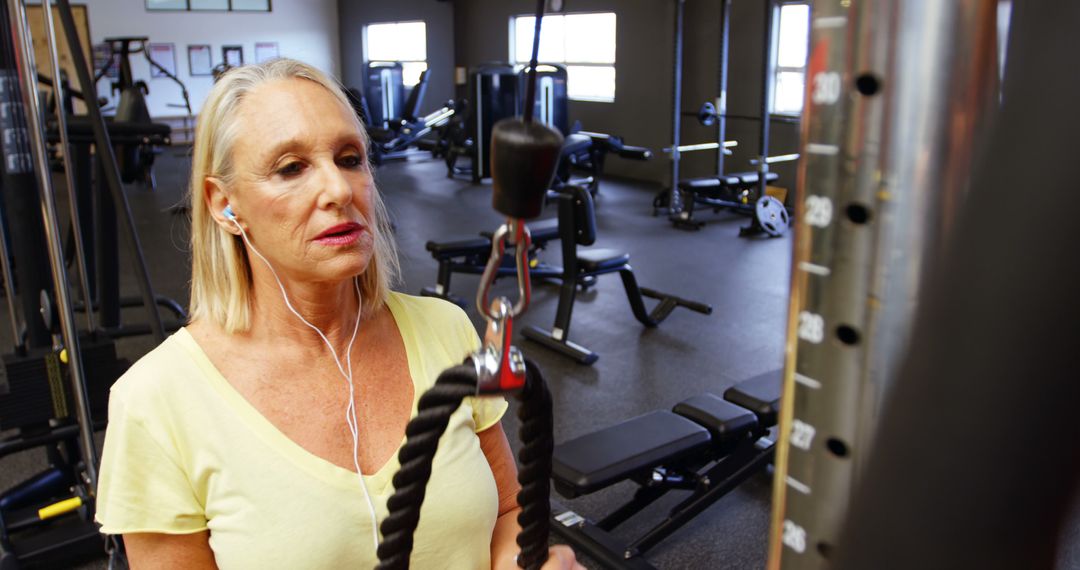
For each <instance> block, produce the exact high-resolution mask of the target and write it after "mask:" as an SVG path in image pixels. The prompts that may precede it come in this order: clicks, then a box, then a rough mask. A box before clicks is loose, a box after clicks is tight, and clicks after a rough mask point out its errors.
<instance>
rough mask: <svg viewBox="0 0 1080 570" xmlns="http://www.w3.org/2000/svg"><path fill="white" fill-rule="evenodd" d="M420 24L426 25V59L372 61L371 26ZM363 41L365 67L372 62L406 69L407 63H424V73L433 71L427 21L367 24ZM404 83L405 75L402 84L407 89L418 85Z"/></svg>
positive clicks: (395, 21)
mask: <svg viewBox="0 0 1080 570" xmlns="http://www.w3.org/2000/svg"><path fill="white" fill-rule="evenodd" d="M418 22H419V23H421V24H423V25H424V59H372V58H371V50H370V49H369V45H368V28H370V27H371V26H396V25H398V24H415V23H418ZM361 41H362V42H363V50H364V65H365V66H366V65H368V64H369V63H372V62H386V63H400V64H402V67H404V66H405V64H406V63H422V64H424V71H427V70H429V69H431V66H430V65H428V60H427V56H428V49H427V43H428V42H427V20H422V19H416V20H394V21H390V22H368V23H367V24H364V31H363V37H362V40H361ZM404 81H405V79H404V74H403V75H402V82H403V85H404V86H405V87H406V88H409V89H411V88H412V87H414V86H415V85H416V83H406V82H404Z"/></svg>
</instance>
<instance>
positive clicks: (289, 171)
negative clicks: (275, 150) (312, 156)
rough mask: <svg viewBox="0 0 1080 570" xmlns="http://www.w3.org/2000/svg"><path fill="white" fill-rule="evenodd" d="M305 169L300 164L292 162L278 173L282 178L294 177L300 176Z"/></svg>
mask: <svg viewBox="0 0 1080 570" xmlns="http://www.w3.org/2000/svg"><path fill="white" fill-rule="evenodd" d="M303 167H304V165H303V164H301V163H299V162H290V163H288V164H286V165H285V166H282V167H281V168H279V169H278V170H277V173H278V174H280V175H281V176H293V175H296V174H300V171H301V170H303Z"/></svg>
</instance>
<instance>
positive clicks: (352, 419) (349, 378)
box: [226, 215, 379, 550]
mask: <svg viewBox="0 0 1080 570" xmlns="http://www.w3.org/2000/svg"><path fill="white" fill-rule="evenodd" d="M226 217H227V218H228V220H229V221H231V222H232V223H233V224H234V225H235V226H236V228H237V229H238V230H240V236H241V237H243V239H244V243H246V244H247V245H248V247H249V248H251V251H252V252H254V253H255V255H257V256H258V257H259V259H261V260H262V261H263V263H265V264H266V267H267V268H269V269H270V274H271V275H273V276H274V281H276V282H277V285H278V288H279V289H281V296H282V298H283V299H285V306H286V307H287V308H288V309H289V311H290V312H291V313H292V314H294V315H296V317H297V318H298V319H300V320H301V321H302V322H303V323H304V324H305V325H307V326H308V328H310V329H311V330H313V331H315V332H316V333H317V334H318V335H319V338H321V339H322V340H323V342H324V343H326V347H327V348H329V349H330V354H331V356H333V357H334V363H335V364H337V368H338V372H340V373H341V376H342V378H344V379H345V383H346V384H348V387H349V404H348V405H347V406H346V407H345V425H347V426H348V427H349V433H350V434H352V440H353V452H352V457H353V466H354V467H356V475H357V477H359V479H360V487H361V488H363V490H364V499H365V500H366V501H367V505H368V512H369V513H371V536H372V539H373V540H374V543H375V549H376V550H378V548H379V525H378V517H377V516H376V514H375V504H374V502H372V500H371V493H369V492H368V488H367V483H366V482H365V481H364V473H363V472H362V471H361V470H360V459H359V453H360V423H359V421H358V420H357V418H356V392H355V387H354V385H353V369H352V347H353V343H354V342H355V341H356V333H357V331H359V330H360V316H361V314H362V313H363V307H364V302H363V301H364V300H363V298H362V296H361V294H360V283H359V281H357V278H355V277H354V278H353V288H354V289H355V290H356V303H357V309H356V323H355V324H354V325H353V332H352V338H350V339H349V346H348V348H346V349H345V362H346V364H345V366H343V365H342V364H341V358H339V357H338V354H337V351H336V350H334V345H333V344H331V342H330V340H329V339H328V338H326V335H325V334H323V332H322V331H321V330H319V327H317V326H315V325H313V324H311V323H310V322H309V321H308V320H307V319H305V318H304V316H303V315H301V314H300V312H299V311H297V310H296V309H295V308H294V307H293V306H292V303H290V302H289V295H288V293H286V291H285V285H283V284H282V283H281V279H280V278H279V277H278V274H277V271H274V266H273V265H271V264H270V261H269V260H267V259H266V257H264V256H263V254H262V253H260V252H259V250H258V249H257V248H256V247H255V245H254V244H252V243H251V240H250V239H248V235H247V232H245V231H244V228H243V226H241V225H240V222H238V221H237V220H236V216H235V215H233V216H226Z"/></svg>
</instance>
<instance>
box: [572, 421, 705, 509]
mask: <svg viewBox="0 0 1080 570" xmlns="http://www.w3.org/2000/svg"><path fill="white" fill-rule="evenodd" d="M708 444H709V431H708V430H706V429H705V428H704V427H702V426H700V425H698V424H696V423H694V422H692V421H690V420H688V419H686V418H684V417H682V416H679V415H676V414H673V413H671V412H668V411H664V410H658V411H655V412H651V413H648V414H645V415H643V416H638V417H636V418H632V419H629V420H626V421H624V422H621V423H618V424H615V425H612V426H609V427H607V428H604V429H602V430H600V431H596V432H593V433H590V434H587V435H583V436H581V437H579V438H576V439H572V440H570V441H567V442H566V443H562V444H560V445H557V446H555V451H554V453H553V455H552V471H551V476H552V479H554V481H555V488H556V489H557V490H558V491H559V493H560V494H562V495H564V496H566V497H567V498H573V497H576V496H578V495H585V494H588V493H592V492H593V491H596V490H599V489H603V488H604V487H607V486H609V485H611V484H613V483H617V482H619V481H621V480H623V479H626V478H628V477H631V476H633V475H634V474H636V473H640V472H642V471H645V470H648V469H651V468H653V467H655V466H657V465H661V464H664V463H665V462H668V461H671V460H673V459H676V458H678V457H681V456H682V455H684V454H687V453H690V452H692V451H694V450H696V449H698V448H700V447H702V446H706V445H708Z"/></svg>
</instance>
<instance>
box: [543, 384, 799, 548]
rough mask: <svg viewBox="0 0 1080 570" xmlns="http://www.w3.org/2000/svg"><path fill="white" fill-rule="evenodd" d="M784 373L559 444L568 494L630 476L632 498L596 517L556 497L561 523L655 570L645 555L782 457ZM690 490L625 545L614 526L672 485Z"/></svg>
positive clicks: (572, 538)
mask: <svg viewBox="0 0 1080 570" xmlns="http://www.w3.org/2000/svg"><path fill="white" fill-rule="evenodd" d="M781 379H782V373H781V371H779V370H778V371H773V372H769V373H766V374H762V375H760V376H756V377H754V378H751V379H749V380H746V381H743V382H740V383H739V384H736V385H735V386H733V387H731V388H729V389H728V390H727V391H725V392H724V397H723V398H720V397H718V396H716V395H714V394H702V395H700V396H694V397H693V398H690V399H688V400H685V401H683V402H680V403H679V404H678V405H676V406H675V407H674V408H673V409H672V410H671V411H670V412H669V411H666V410H658V411H655V412H651V413H648V414H645V415H642V416H638V417H636V418H632V419H629V420H626V421H624V422H621V423H618V424H615V425H613V426H609V427H607V428H604V429H601V430H600V431H596V432H593V433H590V434H587V435H584V436H581V437H579V438H576V439H573V440H570V441H567V442H565V443H563V444H560V445H557V446H555V452H554V455H553V467H552V479H553V481H554V483H555V490H556V491H557V492H558V493H559V494H560V495H562V496H564V497H566V498H574V497H578V496H581V495H587V494H589V493H593V492H595V491H599V490H601V489H604V488H607V487H610V486H611V485H614V484H615V483H619V482H621V481H625V480H632V481H634V482H636V483H637V484H638V485H639V487H638V489H637V491H636V492H635V493H634V496H633V498H632V499H630V501H628V502H627V503H625V504H624V505H622V506H621V507H619V508H617V509H616V510H615V511H613V512H612V513H610V514H609V515H607V516H606V517H605V518H603V519H602V520H600V521H598V522H593V521H590V520H588V519H586V518H585V517H582V516H581V515H578V514H577V513H575V512H573V511H571V510H569V509H567V508H565V507H563V506H562V505H560V504H558V503H557V502H556V501H552V520H551V524H552V527H553V530H554V531H555V532H556V533H557V534H559V535H560V536H562V537H563V538H564V539H566V540H567V541H568V542H570V543H571V544H572V545H573V546H574V547H576V548H578V549H580V550H582V551H584V552H586V553H588V554H589V555H590V556H592V557H593V558H595V559H597V560H598V561H600V562H602V563H603V564H605V566H609V567H612V568H635V569H645V568H652V566H651V565H650V564H649V563H648V562H647V561H645V559H644V558H643V557H642V556H643V554H644V553H645V552H646V551H648V550H649V549H650V548H652V547H653V546H655V545H656V544H657V543H659V542H660V541H661V540H663V539H664V538H666V537H667V536H668V535H670V534H671V533H673V532H674V531H676V530H678V529H679V527H681V526H682V525H684V524H685V523H687V522H688V521H690V520H691V519H692V518H693V517H695V516H697V515H698V514H699V513H700V512H702V511H703V510H705V509H706V508H707V507H709V506H710V505H712V504H713V503H714V502H716V501H717V500H719V499H720V498H721V497H723V496H725V495H726V494H728V493H729V492H730V491H731V490H732V489H734V488H735V487H738V486H739V485H740V484H741V483H742V482H743V481H745V480H746V479H748V478H749V477H751V476H752V475H754V474H755V473H757V472H758V471H760V470H761V469H762V468H763V467H764V466H765V465H767V464H768V463H770V462H771V461H772V458H773V453H774V447H775V442H774V441H772V440H771V439H770V438H769V437H768V433H769V428H771V427H773V426H775V425H776V421H777V415H778V413H779V409H780V390H781ZM676 489H681V490H688V491H691V493H690V495H689V496H688V497H687V498H686V499H685V500H683V501H681V502H680V503H679V504H677V505H676V506H675V507H673V508H672V510H671V512H670V513H669V515H668V516H667V518H665V520H663V521H662V522H660V523H659V524H657V525H656V526H654V527H653V528H652V529H651V530H649V531H648V532H647V533H645V534H644V535H642V536H641V537H640V538H638V539H636V540H634V541H632V542H630V543H624V542H622V541H620V540H618V539H616V538H615V537H614V536H613V535H612V534H611V533H610V531H612V530H613V529H614V528H615V527H617V526H619V525H620V524H622V523H623V522H624V521H626V520H627V519H629V518H630V517H632V516H633V515H635V514H637V513H638V512H640V511H641V510H642V509H643V508H645V507H646V506H648V505H649V504H651V503H653V502H654V501H656V500H657V499H659V498H660V497H662V496H664V495H665V494H666V493H667V492H668V491H671V490H676Z"/></svg>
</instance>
